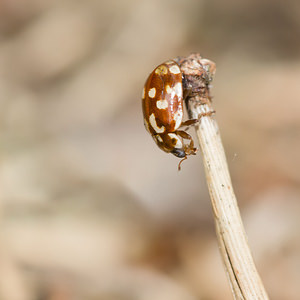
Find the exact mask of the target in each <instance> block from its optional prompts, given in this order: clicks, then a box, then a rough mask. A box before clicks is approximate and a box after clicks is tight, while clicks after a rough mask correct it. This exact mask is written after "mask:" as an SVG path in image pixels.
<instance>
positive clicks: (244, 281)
mask: <svg viewBox="0 0 300 300" xmlns="http://www.w3.org/2000/svg"><path fill="white" fill-rule="evenodd" d="M200 61H201V60H200ZM205 61H207V60H205ZM204 71H206V72H207V69H206V70H204ZM206 78H207V77H206ZM204 87H205V88H204V92H201V93H200V92H199V93H196V94H195V93H194V95H192V97H190V98H189V100H188V102H187V106H188V111H189V114H190V117H191V118H193V119H194V118H198V116H200V115H201V114H203V113H207V112H210V111H213V108H212V106H211V101H210V97H209V85H208V81H207V80H206V83H205V85H204ZM205 89H206V91H205ZM202 90H203V89H202ZM196 132H197V136H198V139H199V143H200V146H201V152H202V156H203V162H204V168H205V174H206V179H207V184H208V188H209V194H210V197H211V201H212V207H213V212H214V219H215V224H216V232H217V236H218V242H219V247H220V251H221V255H222V258H223V262H224V265H225V268H226V272H227V275H228V278H229V281H230V284H231V288H232V292H233V295H234V298H235V299H243V300H245V299H246V300H254V299H260V300H261V299H268V296H267V293H266V291H265V289H264V286H263V284H262V281H261V279H260V277H259V274H258V273H257V270H256V268H255V265H254V262H253V258H252V255H251V252H250V249H249V246H248V242H247V238H246V234H245V231H244V227H243V223H242V220H241V217H240V212H239V208H238V205H237V201H236V197H235V194H234V191H233V188H232V183H231V179H230V174H229V171H228V166H227V162H226V157H225V152H224V148H223V145H222V141H221V137H220V133H219V128H218V124H217V122H216V120H215V116H214V115H211V116H203V117H201V121H200V123H199V126H197V127H196Z"/></svg>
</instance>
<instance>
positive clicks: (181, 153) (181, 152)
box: [171, 148, 186, 158]
mask: <svg viewBox="0 0 300 300" xmlns="http://www.w3.org/2000/svg"><path fill="white" fill-rule="evenodd" d="M171 153H172V154H174V155H175V156H177V157H181V158H182V157H185V156H186V154H185V152H184V150H183V149H180V148H174V149H173V150H172V151H171Z"/></svg>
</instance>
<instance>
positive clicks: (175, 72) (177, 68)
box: [170, 65, 180, 74]
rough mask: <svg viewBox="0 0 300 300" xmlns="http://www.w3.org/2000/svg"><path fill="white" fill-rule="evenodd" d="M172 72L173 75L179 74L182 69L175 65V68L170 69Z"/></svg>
mask: <svg viewBox="0 0 300 300" xmlns="http://www.w3.org/2000/svg"><path fill="white" fill-rule="evenodd" d="M170 72H171V73H173V74H179V73H180V69H179V67H178V66H177V65H174V66H172V67H170Z"/></svg>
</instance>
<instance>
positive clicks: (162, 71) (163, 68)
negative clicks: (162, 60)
mask: <svg viewBox="0 0 300 300" xmlns="http://www.w3.org/2000/svg"><path fill="white" fill-rule="evenodd" d="M155 73H156V74H158V75H166V74H167V73H168V69H167V67H166V66H164V65H160V66H158V67H157V68H156V70H155Z"/></svg>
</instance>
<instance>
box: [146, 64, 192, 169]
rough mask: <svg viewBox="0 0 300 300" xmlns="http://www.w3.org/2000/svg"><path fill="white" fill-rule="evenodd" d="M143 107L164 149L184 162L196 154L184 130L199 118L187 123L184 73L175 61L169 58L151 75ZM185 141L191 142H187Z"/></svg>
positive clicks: (148, 129) (149, 128) (159, 145)
mask: <svg viewBox="0 0 300 300" xmlns="http://www.w3.org/2000/svg"><path fill="white" fill-rule="evenodd" d="M142 106H143V114H144V124H145V127H146V129H147V131H148V132H149V133H150V134H151V136H152V137H153V139H154V141H155V142H156V144H157V145H158V147H159V148H160V149H162V150H163V151H165V152H167V153H172V154H174V155H175V156H177V157H180V158H183V159H182V160H181V161H180V163H181V162H182V161H183V160H185V159H187V156H188V155H194V154H196V151H197V149H196V148H194V142H193V139H192V137H191V136H190V135H189V134H188V133H187V132H186V131H184V130H181V129H180V128H181V127H183V126H189V125H192V124H195V123H196V122H197V121H198V120H194V119H193V120H187V121H186V122H183V85H182V72H181V70H180V67H179V65H178V64H177V63H176V62H175V61H173V60H169V61H166V62H165V63H163V64H161V65H159V66H158V67H156V68H155V69H154V71H153V72H152V73H151V74H150V75H149V77H148V79H147V81H146V83H145V86H144V89H143V96H142ZM184 140H188V141H189V143H187V144H185V143H184ZM180 163H179V166H178V168H179V169H180Z"/></svg>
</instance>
